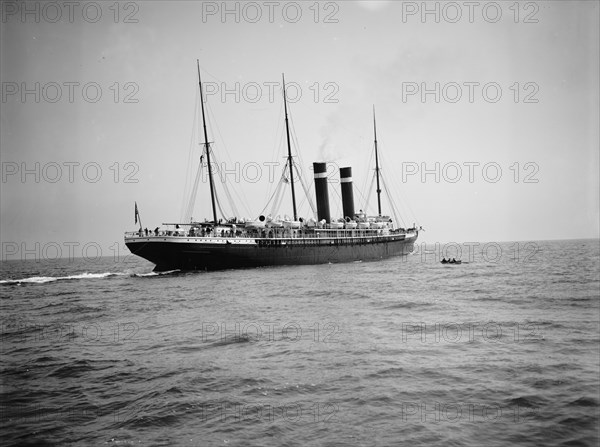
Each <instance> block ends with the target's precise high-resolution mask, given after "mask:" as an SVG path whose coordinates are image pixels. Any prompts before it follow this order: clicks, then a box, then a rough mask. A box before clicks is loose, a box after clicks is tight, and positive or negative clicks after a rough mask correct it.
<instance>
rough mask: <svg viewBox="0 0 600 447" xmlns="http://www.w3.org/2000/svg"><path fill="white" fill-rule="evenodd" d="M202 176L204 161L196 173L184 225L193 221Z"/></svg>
mask: <svg viewBox="0 0 600 447" xmlns="http://www.w3.org/2000/svg"><path fill="white" fill-rule="evenodd" d="M201 175H202V161H200V163H199V164H198V171H197V172H196V178H195V180H194V188H193V191H192V194H191V196H190V202H189V203H188V207H187V210H186V212H185V216H184V221H183V222H184V223H187V222H188V221H191V218H192V214H193V213H194V206H195V205H196V194H197V192H198V184H199V183H200V177H201Z"/></svg>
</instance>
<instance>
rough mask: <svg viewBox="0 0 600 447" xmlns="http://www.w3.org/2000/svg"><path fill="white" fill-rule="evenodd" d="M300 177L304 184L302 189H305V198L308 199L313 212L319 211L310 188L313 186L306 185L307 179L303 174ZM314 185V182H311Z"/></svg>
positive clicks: (301, 182)
mask: <svg viewBox="0 0 600 447" xmlns="http://www.w3.org/2000/svg"><path fill="white" fill-rule="evenodd" d="M298 178H299V179H300V184H301V185H302V189H303V190H304V196H305V197H304V198H305V199H306V200H307V201H308V205H309V206H310V209H311V211H312V213H313V214H316V213H317V207H316V206H315V204H314V202H313V200H312V196H311V194H310V190H311V188H309V187H307V186H306V180H305V179H304V176H303V175H298ZM311 187H312V184H311Z"/></svg>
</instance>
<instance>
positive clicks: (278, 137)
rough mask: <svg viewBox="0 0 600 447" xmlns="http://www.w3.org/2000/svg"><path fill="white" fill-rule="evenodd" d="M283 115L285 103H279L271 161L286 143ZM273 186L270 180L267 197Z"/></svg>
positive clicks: (266, 192)
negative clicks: (284, 140)
mask: <svg viewBox="0 0 600 447" xmlns="http://www.w3.org/2000/svg"><path fill="white" fill-rule="evenodd" d="M282 115H283V104H280V105H279V113H278V115H277V116H278V119H277V128H276V130H275V141H274V142H273V149H272V151H271V158H270V161H272V162H273V161H275V160H276V159H278V158H279V157H278V155H279V151H280V148H282V147H283V145H284V142H283V138H284V133H283V122H284V120H282V119H279V118H281V117H282ZM277 164H279V162H277ZM284 170H285V168H284ZM269 172H271V171H270V168H269ZM272 188H273V183H272V182H269V187H268V189H267V190H266V191H265V199H266V198H267V197H269V195H270V194H271V191H272Z"/></svg>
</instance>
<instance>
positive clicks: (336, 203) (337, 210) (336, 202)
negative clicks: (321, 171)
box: [332, 188, 344, 216]
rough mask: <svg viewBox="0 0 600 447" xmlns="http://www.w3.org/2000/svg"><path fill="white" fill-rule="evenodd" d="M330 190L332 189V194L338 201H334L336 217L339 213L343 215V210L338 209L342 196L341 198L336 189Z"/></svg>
mask: <svg viewBox="0 0 600 447" xmlns="http://www.w3.org/2000/svg"><path fill="white" fill-rule="evenodd" d="M332 189H333V192H334V194H335V195H336V196H337V198H338V199H339V200H336V201H335V207H336V212H337V213H338V216H339V215H340V213H341V214H344V213H343V210H341V209H340V204H341V203H342V196H341V194H340V192H339V191H338V188H332Z"/></svg>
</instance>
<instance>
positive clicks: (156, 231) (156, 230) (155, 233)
mask: <svg viewBox="0 0 600 447" xmlns="http://www.w3.org/2000/svg"><path fill="white" fill-rule="evenodd" d="M154 235H155V236H158V227H156V228H155V229H154Z"/></svg>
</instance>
